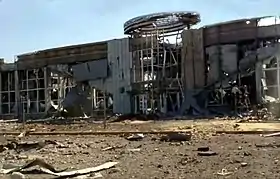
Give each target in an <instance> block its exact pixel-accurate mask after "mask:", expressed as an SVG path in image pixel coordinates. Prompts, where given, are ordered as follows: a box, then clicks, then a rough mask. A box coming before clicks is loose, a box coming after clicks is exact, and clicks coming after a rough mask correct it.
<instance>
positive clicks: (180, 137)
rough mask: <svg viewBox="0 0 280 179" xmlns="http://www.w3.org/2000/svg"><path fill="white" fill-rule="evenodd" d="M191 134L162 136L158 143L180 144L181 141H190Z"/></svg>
mask: <svg viewBox="0 0 280 179" xmlns="http://www.w3.org/2000/svg"><path fill="white" fill-rule="evenodd" d="M190 140H191V134H190V133H189V134H181V133H170V134H167V135H164V136H162V137H161V138H160V141H164V142H182V141H190Z"/></svg>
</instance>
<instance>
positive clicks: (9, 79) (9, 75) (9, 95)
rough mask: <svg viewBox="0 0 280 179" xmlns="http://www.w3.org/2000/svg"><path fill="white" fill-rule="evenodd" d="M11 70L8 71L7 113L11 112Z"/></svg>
mask: <svg viewBox="0 0 280 179" xmlns="http://www.w3.org/2000/svg"><path fill="white" fill-rule="evenodd" d="M10 87H11V72H10V71H9V72H8V113H9V114H11V88H10Z"/></svg>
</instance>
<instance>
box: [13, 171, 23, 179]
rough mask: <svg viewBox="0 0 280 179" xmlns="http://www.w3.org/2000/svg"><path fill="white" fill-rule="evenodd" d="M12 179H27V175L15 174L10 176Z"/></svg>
mask: <svg viewBox="0 0 280 179" xmlns="http://www.w3.org/2000/svg"><path fill="white" fill-rule="evenodd" d="M10 178H11V179H25V178H26V177H25V175H24V174H22V173H20V172H13V173H12V174H11V175H10Z"/></svg>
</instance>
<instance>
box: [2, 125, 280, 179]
mask: <svg viewBox="0 0 280 179" xmlns="http://www.w3.org/2000/svg"><path fill="white" fill-rule="evenodd" d="M177 124H178V122H177V123H176V125H177ZM230 125H232V123H231V122H230V124H226V122H224V123H223V125H222V126H223V127H225V128H230ZM3 126H4V125H2V129H5V130H8V131H11V130H12V129H15V128H18V126H17V125H15V124H13V125H12V124H5V127H3ZM9 126H10V127H9ZM96 126H97V125H95V124H91V125H89V124H77V126H75V125H69V126H68V127H65V126H63V125H60V126H52V125H46V126H44V125H27V126H26V128H29V129H30V128H32V129H34V128H35V129H36V130H39V129H40V131H42V130H47V129H50V128H51V129H52V130H53V129H55V130H62V129H65V130H66V129H67V130H70V129H71V130H77V129H85V128H86V129H96V128H100V126H99V127H96ZM113 126H114V125H113V124H112V125H111V127H110V128H111V129H110V130H117V129H118V130H120V129H123V130H133V129H134V130H139V129H142V130H143V129H146V130H147V128H149V129H152V128H153V129H159V128H165V129H167V128H168V127H169V128H174V126H175V125H174V123H170V125H167V123H164V124H160V125H159V124H155V123H151V124H149V125H148V124H145V125H139V124H133V125H131V124H123V125H120V124H118V125H116V126H118V127H113ZM145 126H146V127H145ZM156 126H157V127H156ZM167 126H168V127H167ZM186 126H190V125H186V124H184V125H183V124H182V125H179V127H180V128H187V127H186ZM39 127H40V128H39ZM177 127H178V126H177ZM179 127H178V128H179ZM212 127H213V126H212ZM215 127H216V128H219V129H220V128H221V124H220V123H219V125H217V126H215ZM189 128H192V129H191V130H192V131H193V132H194V133H193V136H192V139H191V140H190V141H185V142H163V141H160V140H159V139H160V137H161V136H159V135H146V136H145V137H144V139H143V140H140V141H128V140H127V139H126V137H125V136H40V137H37V136H26V137H24V138H22V139H20V140H21V141H44V140H50V141H56V143H55V144H48V145H46V146H44V147H43V148H41V149H35V148H33V149H28V150H25V151H23V150H22V151H14V150H7V151H4V152H2V153H0V159H1V163H2V164H22V163H25V162H26V161H27V160H29V159H32V158H41V159H43V160H45V161H46V162H47V163H50V164H52V165H53V166H54V167H55V168H57V169H65V168H68V169H69V170H73V169H81V168H86V167H91V166H97V165H99V164H103V163H105V162H108V161H116V162H119V164H118V165H116V167H115V168H112V169H108V170H104V171H101V174H102V175H103V178H106V179H111V178H112V179H113V178H114V179H131V178H139V179H146V178H147V179H149V178H154V179H156V178H157V179H161V178H162V179H169V178H170V179H179V178H182V179H185V178H188V179H192V178H199V179H204V178H205V179H212V178H240V179H241V178H242V179H243V178H260V179H263V178H267V179H270V178H271V179H276V178H280V167H279V166H280V155H279V154H280V151H279V150H280V143H279V138H277V137H274V138H273V137H271V138H264V137H261V136H259V135H213V133H211V132H209V131H212V130H213V129H212V128H211V130H210V126H209V125H207V126H206V127H204V128H203V129H204V131H203V130H202V127H201V126H200V128H195V127H194V126H192V127H189ZM100 129H101V128H100ZM11 138H12V137H11V136H5V137H0V144H1V143H7V142H8V141H7V140H11ZM13 138H14V137H13ZM107 147H117V148H116V149H112V150H106V151H103V150H102V149H104V148H107ZM199 147H209V148H210V151H213V152H216V155H213V156H199V155H198V151H197V149H198V148H199ZM278 147H279V148H278ZM223 174H224V175H223ZM226 174H227V175H226ZM26 176H27V177H28V178H30V179H33V178H34V179H37V178H54V177H52V176H50V175H45V174H30V173H29V174H28V175H27V174H26ZM0 178H4V179H5V178H8V176H4V175H2V176H0Z"/></svg>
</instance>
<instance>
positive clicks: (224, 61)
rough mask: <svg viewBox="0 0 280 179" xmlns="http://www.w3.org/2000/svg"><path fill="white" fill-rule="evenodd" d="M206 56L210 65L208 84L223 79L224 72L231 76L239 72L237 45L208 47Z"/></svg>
mask: <svg viewBox="0 0 280 179" xmlns="http://www.w3.org/2000/svg"><path fill="white" fill-rule="evenodd" d="M219 50H220V52H219ZM206 56H207V57H208V65H209V71H208V74H207V77H208V78H207V83H208V84H211V83H213V82H215V81H217V80H219V79H221V78H222V76H221V74H223V72H225V73H227V74H230V73H233V72H235V71H237V46H236V45H221V46H211V47H208V48H206ZM219 60H221V61H219ZM233 78H234V77H233Z"/></svg>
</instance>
